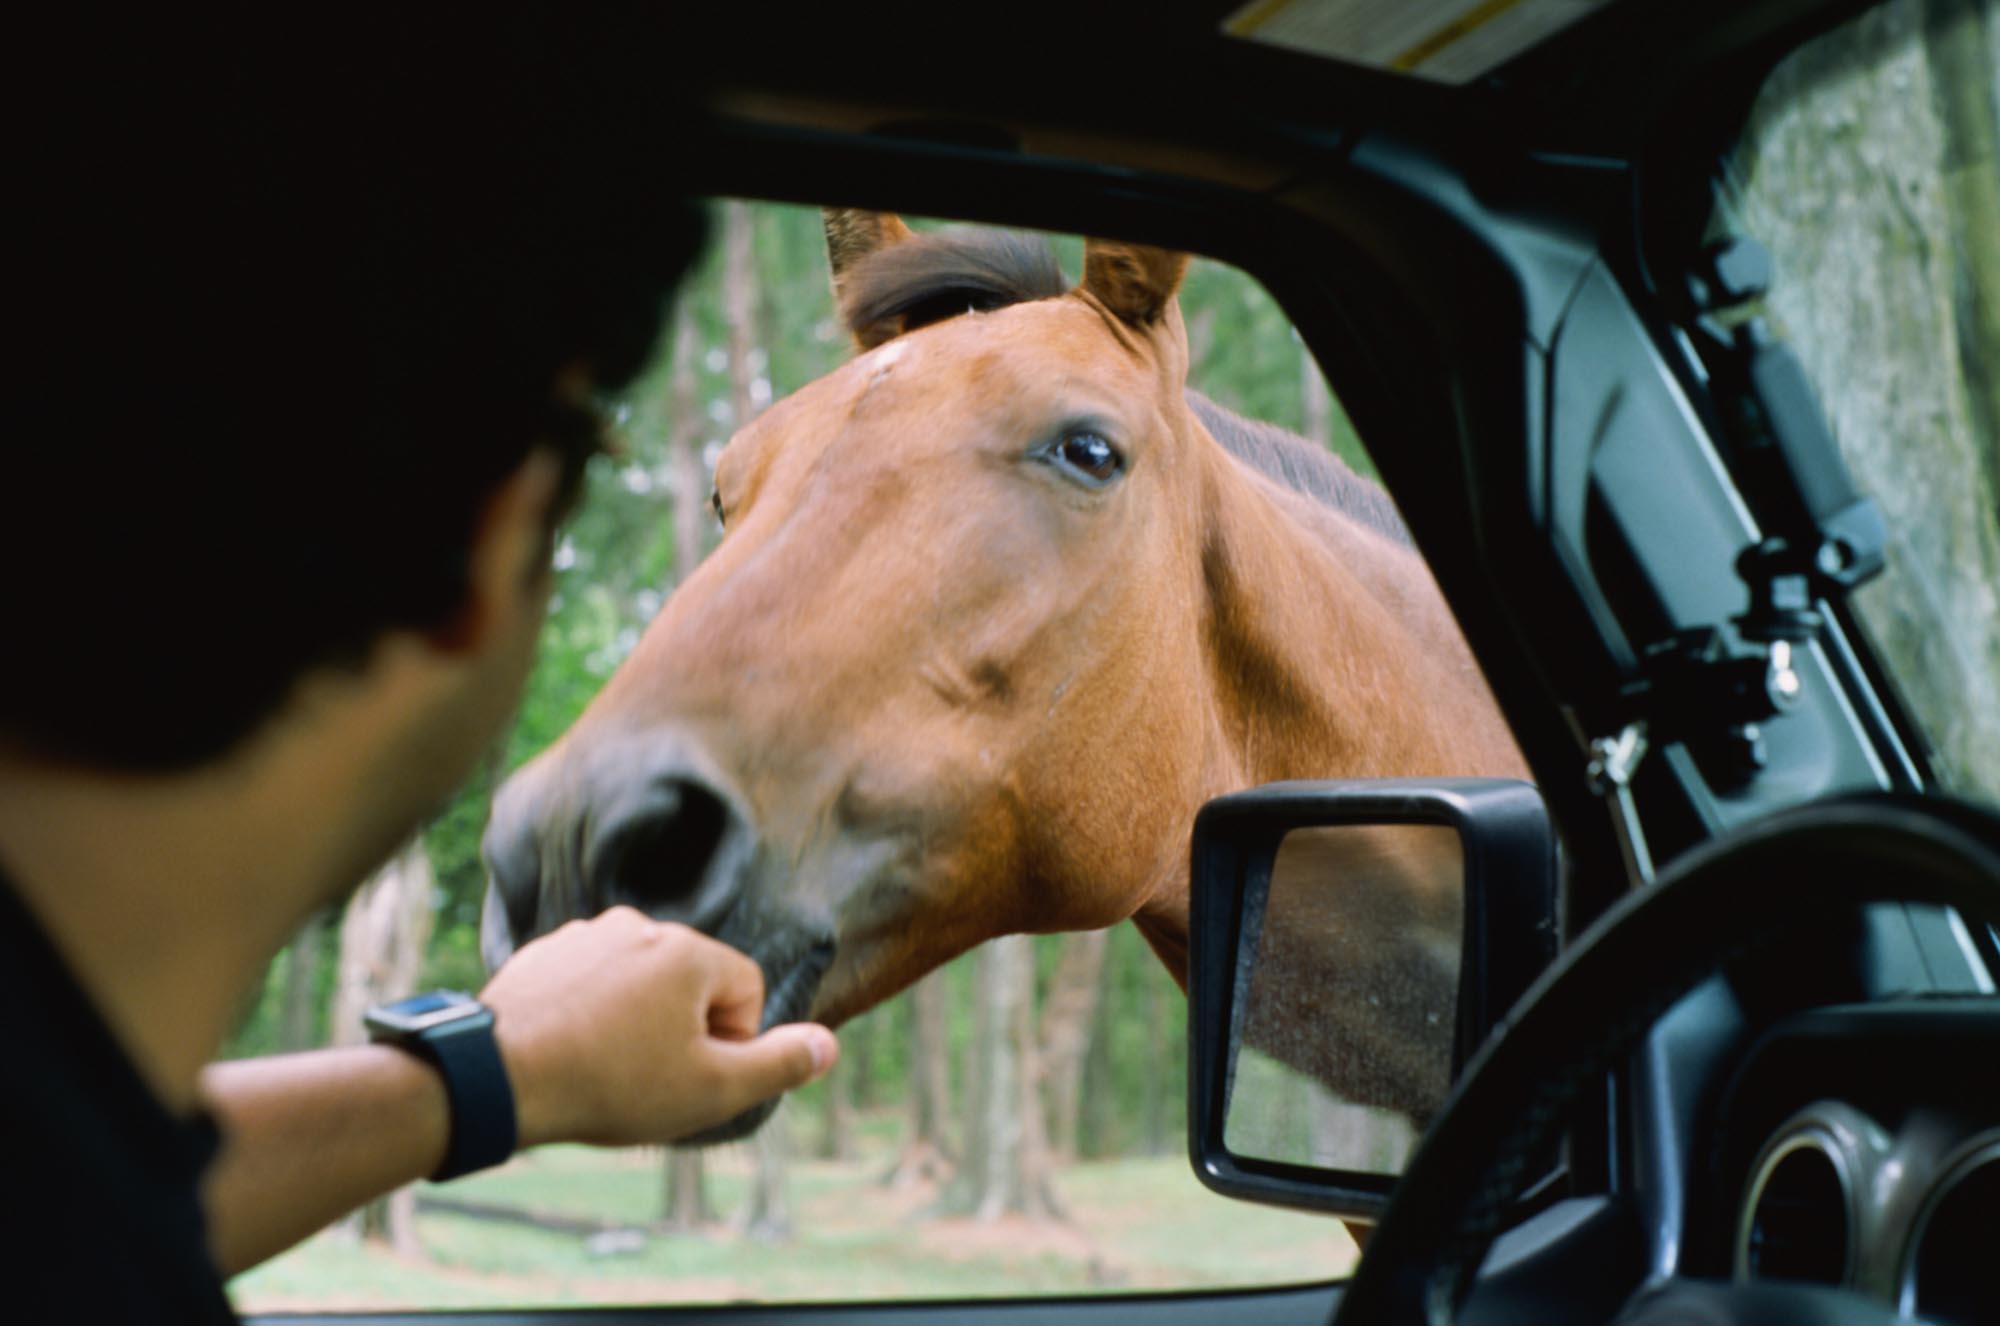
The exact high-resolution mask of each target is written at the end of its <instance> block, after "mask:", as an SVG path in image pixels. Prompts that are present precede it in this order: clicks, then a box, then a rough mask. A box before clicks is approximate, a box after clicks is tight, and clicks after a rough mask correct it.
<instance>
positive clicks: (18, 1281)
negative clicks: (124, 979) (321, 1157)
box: [0, 872, 236, 1326]
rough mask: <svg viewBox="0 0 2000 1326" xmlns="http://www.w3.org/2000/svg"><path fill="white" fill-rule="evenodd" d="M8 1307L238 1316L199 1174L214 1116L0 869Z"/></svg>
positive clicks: (0, 1215) (123, 1315) (0, 1196)
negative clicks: (214, 1253) (105, 1007)
mask: <svg viewBox="0 0 2000 1326" xmlns="http://www.w3.org/2000/svg"><path fill="white" fill-rule="evenodd" d="M0 1034H4V1040H0V1044H4V1046H5V1051H4V1053H5V1055H6V1063H7V1067H6V1070H5V1080H4V1083H0V1265H4V1267H5V1268H6V1270H5V1275H4V1277H3V1278H0V1317H4V1318H5V1319H6V1320H8V1321H18V1322H24V1323H26V1322H35V1323H40V1322H70V1321H74V1322H86V1321H87V1322H92V1323H96V1322H104V1323H113V1324H117V1326H122V1324H123V1323H126V1322H174V1323H180V1322H189V1323H198V1324H199V1323H212V1322H219V1323H229V1322H234V1321H235V1320H236V1316H235V1314H234V1313H233V1312H232V1311H231V1310H230V1307H229V1301H228V1299H227V1298H226V1297H225V1296H224V1294H223V1290H222V1279H221V1276H220V1275H219V1274H218V1273H217V1271H216V1268H215V1264H214V1262H213V1261H211V1260H210V1259H209V1255H208V1241H207V1230H206V1228H205V1226H204V1224H203V1219H202V1211H201V1203H200V1197H199V1193H198V1191H197V1184H198V1182H199V1181H200V1178H201V1172H202V1170H203V1168H204V1167H206V1166H207V1164H208V1163H209V1161H210V1160H211V1159H212V1158H213V1157H214V1155H215V1149H216V1143H217V1135H216V1131H215V1127H214V1125H213V1124H212V1123H210V1122H209V1121H208V1120H207V1119H206V1118H194V1119H184V1118H177V1117H176V1116H174V1115H172V1114H170V1113H169V1112H168V1111H167V1109H166V1107H165V1106H163V1105H162V1104H161V1103H160V1101H159V1100H158V1099H157V1098H156V1097H155V1096H154V1095H153V1093H152V1092H151V1091H150V1090H149V1089H148V1088H147V1086H146V1084H145V1082H144V1081H143V1080H142V1079H141V1078H140V1076H139V1072H138V1070H137V1069H136V1068H135V1067H134V1066H133V1064H132V1061H131V1060H130V1059H128V1058H127V1057H126V1055H125V1052H124V1050H123V1048H122V1047H121V1046H120V1045H119V1044H118V1042H117V1041H116V1040H115V1039H114V1038H113V1037H112V1034H111V1031H110V1028H108V1027H107V1026H105V1024H104V1019H103V1018H102V1017H100V1016H99V1014H98V1012H97V1010H96V1008H94V1007H93V1006H92V1005H91V1003H90V1001H89V999H88V998H87V997H86V996H85V995H84V993H83V991H82V990H81V989H80V988H79V987H78V986H77V983H76V980H75V978H74V977H73V976H71V975H70V972H69V968H68V967H67V966H66V965H65V964H64V963H63V960H62V958H61V956H60V955H58V954H57V953H56V951H55V949H54V947H53V946H52V945H51V944H50V942H49V940H48V938H47V936H46V935H44V934H43V933H42V929H41V926H40V925H39V924H37V923H36V921H35V919H34V917H32V916H31V915H29V913H28V910H27V908H26V907H25V906H23V905H22V903H21V901H20V899H19V898H17V897H16V896H15V894H14V888H13V885H12V884H11V883H10V882H9V881H8V879H7V877H6V875H5V873H4V872H0Z"/></svg>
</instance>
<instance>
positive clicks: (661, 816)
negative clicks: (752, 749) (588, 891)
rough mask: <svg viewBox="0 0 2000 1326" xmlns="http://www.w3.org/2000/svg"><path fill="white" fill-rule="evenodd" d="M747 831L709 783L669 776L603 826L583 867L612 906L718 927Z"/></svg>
mask: <svg viewBox="0 0 2000 1326" xmlns="http://www.w3.org/2000/svg"><path fill="white" fill-rule="evenodd" d="M746 836H747V835H746V834H745V833H744V832H743V830H742V828H741V822H740V820H739V819H738V818H737V816H736V815H735V814H734V812H732V811H731V810H730V808H729V806H728V804H727V803H726V802H724V801H723V800H722V798H721V797H720V796H718V795H717V794H716V793H715V792H714V791H713V790H711V789H710V788H709V787H707V786H706V785H704V784H702V783H699V782H696V781H693V780H691V779H687V778H670V779H665V780H662V781H661V782H659V783H656V784H654V785H653V787H652V788H651V789H649V791H648V794H647V795H646V797H645V798H644V800H643V801H642V802H641V803H640V804H638V805H636V806H634V807H632V808H631V809H630V810H628V811H627V812H626V813H624V814H622V815H620V816H618V817H616V818H615V819H614V820H612V821H611V822H609V823H607V824H606V825H605V826H604V828H603V830H602V832H601V833H600V834H598V835H597V838H596V841H595V842H593V844H592V850H591V851H590V853H589V856H588V858H587V861H586V867H585V870H586V874H587V876H588V877H589V879H590V880H591V881H592V882H593V883H594V884H595V885H596V889H597V895H598V897H600V898H601V899H603V901H604V904H605V905H606V906H616V905H618V904H620V903H623V904H626V905H628V906H631V907H636V908H638V909H639V910H640V911H642V912H645V913H647V914H648V915H651V916H655V917H658V918H661V919H663V920H676V921H683V922H685V923H687V924H688V925H691V926H694V927H695V928H696V929H699V930H711V931H712V930H713V929H714V928H715V926H716V925H717V924H718V923H719V922H720V920H721V918H722V916H723V914H724V913H726V912H727V911H728V906H729V902H730V901H731V898H732V896H733V884H734V876H735V874H736V866H737V864H738V861H737V858H738V857H739V856H740V855H741V852H740V851H739V850H738V848H739V846H740V844H741V843H742V841H743V840H744V839H745V837H746Z"/></svg>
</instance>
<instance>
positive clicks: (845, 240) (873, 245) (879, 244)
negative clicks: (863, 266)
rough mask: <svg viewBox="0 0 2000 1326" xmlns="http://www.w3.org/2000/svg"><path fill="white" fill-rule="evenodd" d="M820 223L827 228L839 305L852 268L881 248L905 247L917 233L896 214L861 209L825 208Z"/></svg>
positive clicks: (828, 260) (836, 299) (836, 300)
mask: <svg viewBox="0 0 2000 1326" xmlns="http://www.w3.org/2000/svg"><path fill="white" fill-rule="evenodd" d="M820 222H821V224H822V225H823V226H825V228H826V259H827V264H828V265H829V266H831V267H832V268H833V299H834V302H835V303H836V304H838V303H839V302H840V301H841V299H842V297H843V296H844V295H845V294H846V293H847V291H846V288H845V285H846V282H845V280H844V278H845V277H846V275H847V271H848V269H849V268H850V267H852V266H854V264H855V263H857V262H859V261H861V260H862V259H863V258H865V257H867V256H868V255H869V254H871V253H873V252H875V251H876V250H877V249H885V248H888V247H889V246H890V245H891V244H901V243H902V242H903V241H904V240H906V239H909V238H911V237H912V235H913V234H914V232H913V231H912V230H911V229H910V228H909V227H908V226H906V225H904V224H903V218H902V217H900V216H897V215H896V214H895V213H894V212H870V211H865V210H863V209H862V208H859V207H822V208H821V209H820Z"/></svg>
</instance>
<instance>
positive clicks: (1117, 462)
mask: <svg viewBox="0 0 2000 1326" xmlns="http://www.w3.org/2000/svg"><path fill="white" fill-rule="evenodd" d="M1056 455H1057V456H1059V457H1060V458H1061V459H1062V462H1063V464H1065V465H1067V466H1069V467H1070V468H1071V469H1073V470H1075V471H1076V472H1077V473H1079V474H1081V475H1082V476H1083V477H1084V478H1086V479H1089V480H1091V481H1092V482H1094V483H1109V482H1111V480H1112V479H1113V478H1114V477H1116V476H1117V474H1118V471H1119V469H1120V468H1121V467H1122V466H1123V465H1124V463H1125V458H1124V457H1123V456H1121V455H1119V454H1118V448H1116V447H1114V446H1112V445H1111V444H1110V443H1109V442H1107V441H1105V440H1104V439H1103V438H1102V437H1100V436H1099V435H1098V434H1096V433H1071V434H1069V435H1068V436H1067V437H1065V438H1063V440H1062V441H1061V442H1059V443H1057V444H1056Z"/></svg>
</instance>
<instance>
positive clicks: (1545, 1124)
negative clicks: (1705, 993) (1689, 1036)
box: [1334, 793, 2000, 1326]
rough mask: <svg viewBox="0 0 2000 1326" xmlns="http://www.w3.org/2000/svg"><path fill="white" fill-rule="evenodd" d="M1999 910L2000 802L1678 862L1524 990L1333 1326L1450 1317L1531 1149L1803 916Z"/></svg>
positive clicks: (1686, 1305)
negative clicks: (1659, 1023)
mask: <svg viewBox="0 0 2000 1326" xmlns="http://www.w3.org/2000/svg"><path fill="white" fill-rule="evenodd" d="M1887 902H1915V903H1934V904H1943V905H1946V906H1950V907H1955V908H1957V909H1958V910H1959V912H1960V913H1961V914H1962V915H1963V916H1964V917H1965V919H1966V920H1967V921H1968V923H1971V922H1974V921H1986V922H1996V921H2000V818H1996V817H1995V816H1993V815H1992V814H1991V813H1989V812H1987V811H1984V810H1981V809H1979V808H1977V807H1973V806H1968V805H1965V804H1963V803H1958V802H1951V801H1944V800H1940V799H1937V798H1934V797H1919V796H1915V795H1911V794H1903V793H1892V794H1880V793H1876V794H1868V795H1862V796H1850V797H1839V798H1834V799H1829V800H1826V801H1821V802H1815V803H1813V804H1810V805H1807V806H1802V807H1798V808H1795V809H1792V810H1788V811H1784V812H1781V813H1779V814H1776V815H1772V816H1771V817H1769V818H1768V819H1765V820H1763V821H1761V822H1759V823H1758V824H1755V825H1753V826H1750V827H1749V828H1747V829H1744V830H1742V831H1740V832H1738V833H1734V834H1729V835H1725V836H1724V837H1721V838H1718V839H1716V840H1714V841H1712V842H1709V843H1705V844H1703V845H1701V846H1699V847H1697V848H1695V849H1693V850H1691V851H1689V852H1688V853H1687V854H1685V855H1684V856H1682V857H1681V858H1679V859H1678V860H1677V861H1675V862H1674V864H1673V866H1672V868H1670V869H1669V870H1668V871H1667V872H1666V873H1665V874H1663V875H1662V876H1661V877H1660V879H1659V880H1658V881H1657V882H1656V883H1655V884H1653V885H1652V886H1651V887H1649V888H1645V889H1641V890H1639V891H1636V892H1634V893H1631V894H1628V895H1627V896H1626V897H1624V898H1622V899H1620V900H1619V901H1618V902H1617V903H1616V904H1615V905H1613V906H1612V907H1610V908H1609V909H1607V910H1606V911H1605V913H1604V915H1602V916H1601V917H1599V918H1598V919H1597V921H1596V922H1595V923H1594V924H1593V925H1591V927H1590V928H1589V929H1588V930H1587V931H1585V932H1584V934H1583V935H1582V937H1581V938H1579V939H1578V940H1577V942H1576V943H1575V944H1573V945H1572V946H1571V947H1570V948H1569V949H1568V950H1567V951H1565V952H1564V953H1563V954H1562V956H1561V957H1560V958H1558V959H1557V960H1556V961H1555V962H1554V963H1553V964H1551V965H1550V967H1549V968H1548V970H1546V971H1545V972H1543V973H1542V975H1541V977H1540V978H1539V979H1537V980H1536V982H1535V983H1534V985H1532V986H1531V987H1529V989H1528V992H1527V993H1526V994H1524V995H1523V996H1522V997H1521V1000H1520V1002H1519V1003H1517V1004H1516V1005H1515V1007H1514V1009H1513V1011H1512V1012H1511V1013H1510V1014H1509V1015H1508V1018H1507V1019H1506V1021H1505V1022H1503V1023H1502V1024H1501V1025H1500V1026H1498V1027H1496V1028H1495V1029H1494V1032H1493V1034H1492V1035H1490V1036H1489V1037H1488V1038H1487V1040H1486V1043H1485V1045H1484V1046H1482V1047H1481V1049H1480V1051H1479V1053H1478V1054H1476V1055H1475V1056H1474V1057H1473V1059H1472V1062H1471V1063H1469V1064H1468V1065H1467V1066H1466V1071H1465V1074H1464V1076H1463V1077H1462V1078H1461V1080H1460V1083H1459V1085H1458V1088H1457V1089H1456V1091H1455V1092H1454V1093H1453V1096H1452V1098H1451V1100H1450V1101H1449V1102H1448V1103H1447V1105H1446V1107H1445V1111H1444V1113H1443V1114H1442V1115H1441V1116H1440V1117H1439V1118H1438V1120H1437V1122H1436V1123H1435V1124H1434V1125H1433V1127H1432V1129H1431V1132H1430V1135H1429V1136H1428V1138H1426V1140H1425V1143H1424V1145H1423V1147H1422V1148H1421V1149H1420V1150H1419V1151H1418V1153H1417V1155H1416V1156H1415V1158H1414V1159H1413V1160H1412V1162H1411V1164H1410V1166H1409V1168H1408V1170H1407V1171H1406V1172H1405V1173H1404V1175H1403V1178H1402V1181H1401V1182H1400V1183H1399V1184H1398V1185H1397V1187H1396V1190H1395V1193H1394V1194H1393V1196H1392V1197H1391V1199H1390V1203H1389V1207H1388V1209H1387V1210H1386V1211H1384V1212H1383V1215H1382V1220H1381V1223H1380V1224H1379V1225H1378V1226H1377V1227H1376V1229H1375V1233H1374V1236H1373V1237H1372V1238H1371V1239H1370V1240H1369V1242H1368V1249H1367V1252H1366V1254H1365V1255H1364V1256H1363V1257H1362V1259H1361V1264H1360V1266H1359V1268H1358V1269H1357V1271H1356V1273H1355V1276H1354V1278H1353V1279H1352V1280H1351V1281H1349V1282H1348V1286H1347V1290H1346V1292H1345V1293H1344V1294H1343V1295H1342V1297H1341V1302H1340V1310H1339V1312H1338V1313H1337V1314H1336V1315H1335V1317H1334V1323H1335V1326H1355V1324H1357V1323H1397V1324H1398V1326H1400V1324H1402V1323H1418V1322H1421V1323H1425V1324H1426V1326H1448V1323H1450V1322H1451V1321H1453V1320H1454V1319H1455V1318H1456V1317H1457V1315H1458V1310H1459V1308H1460V1307H1461V1306H1462V1305H1463V1303H1464V1302H1465V1299H1466V1297H1467V1295H1468V1294H1469V1293H1470V1291H1471V1289H1472V1285H1473V1279H1474V1276H1475V1274H1476V1273H1477V1271H1478V1269H1479V1266H1480V1263H1481V1262H1482V1261H1483V1260H1484V1258H1485V1255H1486V1252H1487V1250H1488V1248H1489V1247H1490V1246H1491V1244H1492V1241H1493V1239H1494V1237H1495V1236H1496V1235H1497V1234H1498V1233H1499V1232H1500V1231H1501V1229H1502V1227H1503V1221H1504V1219H1505V1216H1506V1214H1507V1211H1508V1208H1509V1206H1510V1204H1511V1203H1512V1201H1513V1199H1514V1196H1515V1194H1516V1193H1518V1192H1519V1191H1520V1189H1521V1186H1522V1184H1523V1182H1524V1181H1525V1180H1526V1179H1527V1178H1529V1177H1531V1176H1530V1174H1529V1172H1528V1171H1529V1167H1530V1165H1531V1163H1532V1157H1534V1156H1536V1155H1537V1154H1539V1153H1541V1149H1542V1148H1543V1147H1544V1146H1545V1145H1546V1144H1547V1143H1548V1142H1549V1141H1550V1140H1551V1139H1552V1138H1553V1137H1554V1136H1555V1134H1556V1132H1557V1130H1558V1129H1559V1128H1560V1127H1561V1125H1562V1124H1563V1122H1564V1120H1565V1119H1566V1118H1567V1116H1568V1113H1569V1110H1570V1108H1571V1107H1572V1106H1573V1105H1574V1104H1575V1103H1576V1101H1577V1100H1578V1099H1579V1097H1580V1095H1581V1094H1582V1091H1583V1089H1584V1087H1585V1086H1586V1085H1588V1084H1590V1083H1592V1082H1596V1081H1600V1080H1602V1077H1603V1075H1604V1074H1605V1073H1606V1072H1607V1071H1609V1070H1610V1069H1611V1068H1613V1067H1614V1066H1615V1065H1616V1064H1618V1063H1619V1062H1621V1061H1623V1060H1624V1059H1625V1057H1626V1056H1627V1055H1629V1054H1630V1053H1631V1051H1632V1050H1633V1049H1634V1048H1636V1047H1637V1045H1638V1044H1639V1041H1640V1039H1641V1038H1642V1037H1643V1036H1644V1034H1645V1033H1646V1031H1647V1030H1648V1028H1650V1027H1651V1026H1652V1024H1653V1023H1654V1021H1655V1020H1656V1019H1657V1018H1658V1017H1659V1016H1660V1015H1661V1014H1662V1013H1664V1012H1665V1011H1666V1010H1667V1009H1668V1008H1669V1007H1671V1006H1672V1005H1673V1004H1674V1003H1675V1002H1677V1001H1678V1000H1679V999H1680V998H1681V997H1682V996H1684V995H1686V994H1687V993H1688V992H1690V991H1691V990H1693V989H1694V988H1695V987H1696V986H1697V985H1699V984H1700V983H1701V982H1703V981H1704V980H1706V979H1707V978H1708V977H1710V976H1711V975H1713V974H1714V973H1715V972H1717V971H1718V970H1720V969H1722V968H1723V967H1725V966H1727V965H1729V964H1730V963H1732V962H1733V961H1734V960H1735V959H1737V958H1738V957H1740V956H1742V955H1743V954H1745V953H1748V952H1750V951H1752V950H1754V949H1756V948H1758V947H1760V946H1761V945H1762V944H1764V943H1765V942H1767V941H1769V940H1770V939H1772V938H1774V937H1776V936H1777V935H1778V934H1780V933H1782V932H1783V931H1784V930H1785V929H1786V928H1787V927H1788V926H1790V927H1794V928H1795V927H1796V925H1797V924H1798V921H1799V918H1800V917H1802V916H1816V915H1824V914H1827V913H1829V912H1834V911H1836V910H1837V909H1848V910H1852V909H1856V908H1859V907H1862V906H1866V905H1868V904H1871V903H1887ZM1616 1320H1617V1321H1618V1322H1620V1323H1629V1324H1630V1326H1639V1323H1646V1322H1654V1321H1659V1322H1667V1321H1674V1322H1681V1321H1691V1320H1692V1321H1702V1322H1713V1323H1715V1324H1716V1326H1727V1324H1729V1323H1736V1322H1749V1321H1769V1320H1786V1321H1798V1322H1802V1323H1819V1322H1825V1323H1829V1324H1832V1323H1838V1324H1839V1326H1881V1324H1884V1323H1889V1322H1893V1321H1897V1320H1899V1318H1897V1317H1896V1316H1895V1314H1894V1313H1893V1312H1892V1311H1891V1310H1890V1309H1889V1308H1888V1307H1887V1306H1886V1305H1883V1304H1878V1303H1875V1302H1872V1301H1870V1300H1866V1299H1863V1298H1860V1297H1859V1296H1857V1295H1853V1294H1849V1293H1846V1292H1844V1291H1840V1290H1833V1289H1828V1288H1824V1287H1817V1286H1806V1285H1790V1284H1783V1283H1777V1282H1760V1283H1755V1284H1718V1283H1712V1282H1702V1281H1695V1280H1684V1279H1675V1280H1670V1281H1668V1282H1665V1283H1654V1284H1648V1285H1644V1286H1641V1287H1640V1288H1639V1290H1638V1291H1637V1292H1635V1293H1634V1295H1633V1296H1632V1298H1631V1299H1629V1300H1628V1301H1627V1303H1626V1305H1625V1307H1624V1310H1623V1311H1621V1312H1620V1314H1619V1315H1618V1317H1617V1318H1616Z"/></svg>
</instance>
